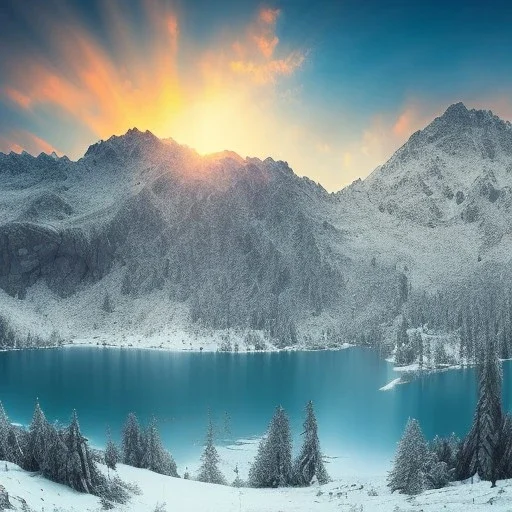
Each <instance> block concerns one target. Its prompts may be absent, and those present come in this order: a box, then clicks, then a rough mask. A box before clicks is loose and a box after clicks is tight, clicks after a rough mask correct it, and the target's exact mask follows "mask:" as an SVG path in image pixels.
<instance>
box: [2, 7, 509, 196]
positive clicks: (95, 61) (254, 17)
mask: <svg viewBox="0 0 512 512" xmlns="http://www.w3.org/2000/svg"><path fill="white" fill-rule="evenodd" d="M0 26H1V27H2V31H1V34H0V151H4V152H6V151H10V150H14V151H20V150H21V149H26V150H28V151H30V152H32V153H39V152H40V151H50V150H53V149H55V150H57V151H58V152H59V153H66V154H68V155H70V156H71V157H73V158H78V157H80V156H81V155H82V154H83V152H84V151H85V149H86V148H87V146H88V145H90V144H91V143H93V142H95V141H96V140H99V139H102V138H107V137H108V136H110V135H112V134H114V133H116V134H119V133H123V132H125V131H126V130H127V129H128V128H130V127H132V126H137V127H138V128H140V129H149V130H151V131H153V132H154V133H156V134H157V135H159V136H162V137H169V136H170V137H173V138H175V139H176V140H177V141H178V142H180V143H184V144H188V145H190V146H192V147H195V148H197V149H198V151H200V152H202V153H208V152H213V151H219V150H223V149H232V150H235V151H237V152H239V153H240V154H242V155H243V156H246V155H251V156H253V155H254V156H260V157H266V156H267V155H271V156H273V157H275V158H280V159H284V160H287V161H288V162H289V163H290V165H291V166H292V167H293V168H294V169H295V171H296V172H297V173H298V174H301V175H308V176H309V177H310V178H312V179H314V180H316V181H320V182H321V183H322V184H323V185H324V186H325V187H326V188H328V189H329V190H336V189H338V188H340V187H341V186H343V185H346V184H347V183H350V182H351V181H352V180H353V179H356V178H357V177H364V176H366V175H367V174H368V173H369V172H370V171H371V170H372V169H373V168H374V167H375V166H376V165H378V164H380V163H382V162H383V161H384V160H385V159H386V158H388V157H389V156H390V155H391V154H392V152H393V151H395V150H396V149H397V148H398V147H399V146H400V145H401V144H402V143H403V142H405V140H406V139H407V137H408V136H409V135H410V134H411V133H412V132H413V131H415V130H417V129H419V128H421V127H423V126H424V125H425V124H427V123H428V122H429V121H431V120H432V119H433V118H434V117H435V116H436V115H439V114H441V113H442V112H443V111H444V110H445V109H446V107H447V106H448V105H449V104H451V103H453V102H456V101H464V102H465V103H466V104H467V106H468V107H475V108H486V109H492V110H493V111H495V113H497V114H498V115H500V116H502V117H504V118H505V119H511V118H512V96H511V92H512V89H511V86H512V60H511V59H510V57H509V55H508V54H509V53H510V48H512V29H511V27H512V3H511V2H500V1H497V0H494V1H488V2H486V3H484V2H476V1H454V0H451V1H450V0H445V1H437V0H435V1H429V2H426V1H416V2H414V1H408V2H405V1H385V0H382V1H375V0H372V1H364V2H363V1H356V0H340V1H326V0H324V1H319V2H310V1H308V2H307V1H303V0H293V1H292V0H287V1H286V0H283V1H276V2H271V3H261V2H255V1H245V2H244V1H233V0H221V1H216V2H209V1H206V0H188V1H183V2H165V1H158V0H131V1H125V2H122V1H121V0H117V1H108V2H107V1H99V0H96V1H86V0H81V1H68V2H62V1H58V0H49V1H48V2H44V3H43V2H37V1H34V0H26V1H24V2H17V1H14V0H7V1H6V0H4V1H3V2H2V6H1V7H0Z"/></svg>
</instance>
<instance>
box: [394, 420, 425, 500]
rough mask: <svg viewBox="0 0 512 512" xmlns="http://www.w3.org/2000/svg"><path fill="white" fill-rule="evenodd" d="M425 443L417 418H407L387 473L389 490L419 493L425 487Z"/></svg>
mask: <svg viewBox="0 0 512 512" xmlns="http://www.w3.org/2000/svg"><path fill="white" fill-rule="evenodd" d="M429 462H430V461H429V452H428V448H427V443H426V441H425V438H424V437H423V433H422V432H421V428H420V425H419V423H418V421H417V420H415V419H409V421H408V422H407V426H406V427H405V431H404V434H403V436H402V439H401V440H400V442H399V443H398V449H397V453H396V456H395V460H394V463H393V469H392V470H391V471H390V472H389V475H388V486H389V487H390V488H391V492H394V491H399V492H401V493H404V494H419V493H420V492H422V491H423V490H424V489H425V488H426V481H425V472H426V471H425V469H426V465H427V464H428V463H429Z"/></svg>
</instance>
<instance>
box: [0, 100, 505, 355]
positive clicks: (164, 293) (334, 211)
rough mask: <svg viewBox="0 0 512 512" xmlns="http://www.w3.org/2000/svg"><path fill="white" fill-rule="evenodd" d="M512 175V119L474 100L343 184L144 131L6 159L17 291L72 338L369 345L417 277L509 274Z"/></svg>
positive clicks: (0, 278)
mask: <svg viewBox="0 0 512 512" xmlns="http://www.w3.org/2000/svg"><path fill="white" fill-rule="evenodd" d="M511 186H512V127H511V125H510V123H507V122H504V121H502V120H500V119H499V118H497V117H496V116H494V115H492V113H490V112H485V111H475V110H467V109H466V107H465V106H464V105H462V104H457V105H452V106H451V107H450V108H448V110H447V111H446V113H445V114H444V115H443V116H441V117H439V118H437V119H436V120H434V121H433V122H432V123H431V124H430V125H429V126H427V127H426V128H425V129H424V130H422V131H420V132H417V133H415V134H414V135H413V136H412V137H411V138H410V139H409V141H408V142H407V143H406V144H405V145H404V146H403V147H402V148H400V149H399V150H398V151H397V152H396V153H395V154H394V155H393V156H392V158H391V159H390V160H389V161H388V162H387V163H386V164H384V165H383V166H381V167H379V168H378V169H376V170H375V171H374V172H373V173H372V174H371V175H370V176H369V177H368V178H367V179H366V180H365V181H360V180H359V181H357V182H355V183H354V184H352V185H351V186H350V187H347V188H346V189H344V190H342V191H340V192H339V193H337V194H328V193H327V192H326V191H325V190H324V189H323V188H322V187H320V186H319V185H316V184H315V183H313V182H311V181H310V180H308V179H306V178H299V177H297V176H296V175H295V174H294V173H293V171H292V170H291V169H290V168H289V167H288V165H287V164H286V163H285V162H275V161H274V160H272V159H270V158H268V159H266V160H264V161H261V160H259V159H256V158H246V159H243V158H241V157H240V156H238V155H236V154H235V153H232V152H224V153H219V154H215V155H209V156H200V155H198V154H197V153H195V152H194V151H193V150H191V149H189V148H187V147H184V146H180V145H178V144H177V143H175V142H174V141H173V140H172V139H166V140H160V139H158V138H157V137H155V136H154V135H153V134H151V133H150V132H140V131H138V130H137V129H133V130H129V131H128V132H127V133H126V134H125V135H122V136H119V137H117V136H113V137H111V138H110V139H108V140H107V141H101V142H99V143H97V144H94V145H93V146H91V147H90V148H89V149H88V151H87V152H86V154H85V155H84V157H83V158H82V159H80V160H79V161H77V162H72V161H70V160H69V159H67V158H66V157H63V158H55V156H48V155H44V154H41V155H39V156H38V157H32V156H30V155H28V154H22V155H16V154H13V153H11V154H9V155H3V154H0V191H1V194H2V201H0V288H1V289H3V290H4V291H5V293H4V294H2V295H1V299H2V301H3V303H4V304H5V307H7V304H8V305H9V307H10V308H12V307H16V304H18V306H17V307H19V309H20V310H26V311H27V315H28V316H30V317H31V318H32V317H33V315H39V316H40V317H41V322H42V323H44V324H45V325H46V326H47V331H52V330H53V329H54V328H55V329H56V330H57V331H59V333H60V334H61V335H62V336H64V338H66V339H68V338H70V337H76V336H79V337H83V338H92V337H98V333H100V334H101V333H102V332H107V331H108V332H112V334H115V333H119V332H121V331H122V332H124V333H125V334H126V335H130V334H134V333H135V334H141V335H144V336H154V335H155V333H160V334H165V333H169V332H172V330H173V328H174V327H175V326H176V325H179V326H180V328H183V329H185V330H187V329H188V330H190V329H196V328H197V327H198V326H199V327H201V328H203V329H206V328H207V329H214V330H219V329H230V330H233V329H235V330H238V332H239V334H238V337H240V336H241V335H243V332H244V331H243V330H244V329H252V330H257V331H261V332H263V333H265V335H266V336H267V338H268V339H269V340H271V341H272V343H274V344H276V345H278V346H284V345H290V344H294V343H297V342H299V343H301V344H306V345H307V344H309V345H317V344H323V345H325V344H326V343H327V342H329V341H331V342H334V343H338V342H341V341H347V340H352V339H353V337H354V336H355V334H356V333H358V332H359V331H360V330H361V329H365V328H368V327H369V326H371V325H374V324H376V323H378V322H382V321H388V320H391V319H392V318H393V317H394V316H395V315H396V314H397V313H398V312H399V310H400V307H401V305H402V304H403V303H404V302H405V301H406V300H407V295H408V292H409V288H410V286H411V285H412V287H413V289H416V290H418V289H419V290H421V289H426V290H439V289H443V287H447V286H449V285H450V283H453V282H460V281H463V280H464V279H469V278H470V277H471V276H472V275H474V274H475V273H479V272H482V269H483V268H484V267H485V268H498V267H499V268H500V269H502V270H503V269H508V266H509V258H508V256H507V254H509V252H508V251H509V250H510V249H512V246H511V243H510V242H511V240H512V238H511V237H510V232H511V227H512V215H511V213H510V201H511V199H510V187H511ZM454 243H455V244H456V245H457V248H458V251H454V250H453V247H454ZM15 297H17V298H15ZM13 301H15V302H13ZM0 303H1V301H0ZM29 313H30V314H29ZM21 323H22V322H21ZM19 329H22V330H23V328H22V327H19ZM240 329H241V330H242V331H240ZM29 330H30V329H28V327H27V328H26V331H27V332H28V331H29ZM169 335H170V334H169Z"/></svg>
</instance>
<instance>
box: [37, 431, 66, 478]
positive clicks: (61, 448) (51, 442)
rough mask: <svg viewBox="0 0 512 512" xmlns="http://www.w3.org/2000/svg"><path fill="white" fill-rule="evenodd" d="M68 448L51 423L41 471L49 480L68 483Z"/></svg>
mask: <svg viewBox="0 0 512 512" xmlns="http://www.w3.org/2000/svg"><path fill="white" fill-rule="evenodd" d="M67 461H68V448H67V446H66V444H65V442H64V440H63V439H62V436H61V434H60V433H59V431H58V430H57V429H56V428H55V427H54V426H53V425H49V428H48V440H47V450H46V454H45V457H44V460H43V462H42V463H41V473H42V475H43V476H44V477H46V478H48V479H49V480H53V481H54V482H58V483H65V484H67V474H66V470H67Z"/></svg>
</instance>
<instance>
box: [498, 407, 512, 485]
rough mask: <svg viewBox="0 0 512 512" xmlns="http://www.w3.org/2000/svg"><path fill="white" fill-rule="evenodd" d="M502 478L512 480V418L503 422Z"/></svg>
mask: <svg viewBox="0 0 512 512" xmlns="http://www.w3.org/2000/svg"><path fill="white" fill-rule="evenodd" d="M500 477H501V478H512V416H510V414H507V415H506V416H505V419H504V420H503V428H502V429H501V438H500Z"/></svg>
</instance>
